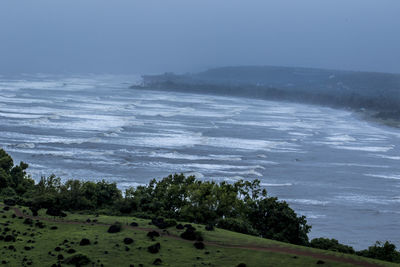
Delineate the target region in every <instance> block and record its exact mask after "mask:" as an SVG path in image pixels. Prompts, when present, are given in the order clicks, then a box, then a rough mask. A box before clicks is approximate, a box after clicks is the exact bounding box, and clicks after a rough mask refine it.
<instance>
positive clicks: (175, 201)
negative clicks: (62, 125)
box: [0, 149, 400, 262]
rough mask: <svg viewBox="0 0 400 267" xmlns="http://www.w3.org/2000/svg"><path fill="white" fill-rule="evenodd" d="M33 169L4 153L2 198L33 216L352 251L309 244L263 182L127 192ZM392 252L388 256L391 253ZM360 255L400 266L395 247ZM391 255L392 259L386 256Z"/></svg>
mask: <svg viewBox="0 0 400 267" xmlns="http://www.w3.org/2000/svg"><path fill="white" fill-rule="evenodd" d="M27 167H28V165H27V164H25V163H23V162H21V163H20V164H19V165H17V166H14V163H13V160H12V158H11V157H10V155H8V154H7V153H6V152H5V151H4V150H2V149H0V198H2V199H4V200H6V201H7V200H8V201H9V200H10V199H12V200H14V201H16V202H17V203H19V204H21V205H25V206H28V207H29V208H30V209H31V210H32V212H33V214H37V211H38V210H39V209H47V213H48V214H49V215H51V216H65V214H64V213H63V212H62V211H84V212H88V213H102V214H108V215H130V216H137V217H142V218H150V219H154V218H160V217H164V218H168V219H175V220H179V221H187V222H193V223H202V224H207V225H210V226H217V227H220V228H224V229H227V230H231V231H236V232H240V233H244V234H250V235H256V236H260V237H264V238H269V239H274V240H278V241H283V242H288V243H292V244H297V245H305V246H311V247H315V248H321V249H326V250H333V251H339V252H344V253H350V254H354V253H356V252H355V251H354V249H353V248H351V247H349V246H345V245H342V244H339V243H338V241H337V240H334V239H331V240H330V239H324V238H319V239H313V240H311V242H309V240H308V236H307V234H308V233H309V231H310V229H311V226H310V225H308V224H307V220H306V218H305V217H304V216H298V215H297V214H296V213H295V212H294V210H293V209H291V208H290V207H289V205H288V204H287V203H286V202H284V201H279V200H278V199H277V198H275V197H269V196H267V192H266V190H265V189H263V188H262V187H261V186H260V181H259V180H254V181H251V182H250V181H244V180H240V181H237V182H235V183H227V182H221V183H216V182H213V181H200V180H197V179H196V178H195V177H194V176H189V177H185V176H184V175H183V174H175V175H170V176H168V177H165V178H163V179H161V180H155V179H153V180H151V181H150V182H149V184H148V185H146V186H138V187H136V188H135V187H131V188H129V189H127V190H126V191H125V192H124V194H123V193H122V192H121V190H119V189H118V188H117V184H116V183H109V182H106V181H104V180H102V181H99V182H91V181H80V180H68V181H66V182H64V183H62V182H61V179H60V178H58V177H56V176H54V175H51V176H49V177H42V178H41V179H40V181H39V182H38V183H35V182H34V181H33V180H32V179H31V178H30V177H29V176H28V175H27V174H26V169H27ZM388 253H389V254H388ZM357 254H359V255H362V256H366V257H371V258H379V259H383V260H390V261H398V262H400V256H399V255H400V252H397V251H396V247H395V246H394V245H393V244H390V243H388V242H386V243H385V244H383V245H382V246H381V244H375V246H373V247H370V248H369V249H368V250H365V251H360V252H357ZM387 255H390V256H387Z"/></svg>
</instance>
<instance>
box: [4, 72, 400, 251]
mask: <svg viewBox="0 0 400 267" xmlns="http://www.w3.org/2000/svg"><path fill="white" fill-rule="evenodd" d="M137 79H138V77H137V76H111V75H107V76H104V75H103V76H98V75H97V76H95V75H87V76H68V77H66V76H45V75H39V76H38V75H36V76H32V75H26V76H20V77H19V78H15V77H14V78H5V77H3V78H1V79H0V144H1V145H2V147H3V148H5V149H6V150H7V151H8V152H9V153H10V154H11V155H12V156H13V157H14V159H15V160H16V162H19V161H20V160H23V161H26V162H28V163H29V164H30V168H29V172H30V173H31V174H32V176H33V178H34V179H36V180H38V179H39V178H40V176H42V175H46V176H47V175H50V174H51V173H54V174H56V175H59V176H60V177H62V178H63V179H67V178H78V179H88V180H99V179H102V178H104V179H107V180H108V181H115V182H117V183H118V185H119V187H120V188H122V189H124V188H127V187H129V186H137V185H140V184H146V183H147V182H148V181H149V179H151V178H161V177H164V176H166V175H168V174H171V173H174V172H183V173H185V174H188V175H189V174H194V175H196V176H197V177H198V178H200V179H213V180H215V181H223V180H226V181H230V182H233V181H236V180H238V179H255V178H257V179H260V180H261V183H262V186H264V187H266V188H267V190H268V192H269V194H270V195H273V196H278V197H279V198H280V199H283V200H286V201H288V202H289V203H290V205H291V207H293V208H294V209H295V210H296V212H298V213H300V214H304V215H306V216H307V218H308V220H309V222H310V223H311V224H312V226H313V229H312V232H311V235H310V236H311V237H319V236H326V237H330V238H336V239H338V240H339V241H340V242H343V243H346V244H349V245H352V246H354V247H355V248H357V249H360V248H365V247H367V246H368V245H371V244H373V243H374V242H375V241H376V240H391V241H392V242H394V243H396V244H397V245H400V234H399V233H400V226H399V221H400V210H399V208H398V207H399V204H400V193H399V190H400V164H399V163H400V156H399V155H400V131H399V129H395V128H389V127H386V126H382V125H378V124H374V123H369V122H366V121H363V120H359V119H358V118H357V117H356V116H355V115H354V114H352V113H351V112H348V111H343V110H334V109H330V108H324V107H319V106H307V105H301V104H293V103H285V102H271V101H264V100H254V99H244V98H230V97H216V96H212V95H196V94H183V93H173V92H170V93H169V92H157V91H145V90H133V89H128V87H129V85H130V83H131V82H132V81H135V80H137Z"/></svg>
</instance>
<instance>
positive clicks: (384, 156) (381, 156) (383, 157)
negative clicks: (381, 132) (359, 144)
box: [372, 154, 400, 160]
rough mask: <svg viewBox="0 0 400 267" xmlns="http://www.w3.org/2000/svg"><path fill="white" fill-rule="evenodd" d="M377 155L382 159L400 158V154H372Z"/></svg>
mask: <svg viewBox="0 0 400 267" xmlns="http://www.w3.org/2000/svg"><path fill="white" fill-rule="evenodd" d="M372 155H373V156H375V157H378V158H382V159H392V160H400V156H389V155H381V154H372Z"/></svg>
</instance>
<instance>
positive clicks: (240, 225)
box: [217, 218, 257, 235]
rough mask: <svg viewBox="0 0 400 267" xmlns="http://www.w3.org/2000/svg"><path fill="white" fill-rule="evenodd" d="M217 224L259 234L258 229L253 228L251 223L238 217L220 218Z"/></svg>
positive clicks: (223, 227)
mask: <svg viewBox="0 0 400 267" xmlns="http://www.w3.org/2000/svg"><path fill="white" fill-rule="evenodd" d="M217 226H218V227H219V228H222V229H226V230H230V231H234V232H238V233H242V234H250V235H257V231H256V230H255V229H253V227H252V226H251V224H250V223H248V222H246V221H243V220H242V219H236V218H225V219H220V220H218V222H217Z"/></svg>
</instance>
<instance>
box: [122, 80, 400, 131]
mask: <svg viewBox="0 0 400 267" xmlns="http://www.w3.org/2000/svg"><path fill="white" fill-rule="evenodd" d="M178 86H179V87H182V86H185V84H179V85H178ZM190 86H191V87H192V85H190ZM129 89H137V90H151V91H166V92H179V93H190V94H200V95H215V96H229V97H237V98H247V99H258V100H266V101H276V102H289V103H297V104H305V105H314V106H320V107H327V108H332V109H337V110H346V111H350V112H352V113H353V114H354V115H355V116H356V117H357V118H358V119H360V120H363V121H367V122H370V123H375V124H379V125H384V126H387V127H391V128H395V129H400V118H399V119H398V120H396V119H383V118H379V117H377V114H379V111H372V110H359V109H355V108H352V107H346V106H343V107H340V106H337V105H333V104H332V105H329V104H328V105H324V104H318V103H313V102H311V101H310V102H307V101H294V100H291V99H285V98H280V99H279V98H274V97H271V98H268V97H256V96H255V97H251V96H241V95H237V94H233V95H228V94H225V93H222V92H219V93H218V92H214V93H211V92H202V91H201V89H195V90H182V89H173V88H170V87H163V86H162V84H155V85H154V86H151V85H150V86H147V85H132V86H130V87H129Z"/></svg>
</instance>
